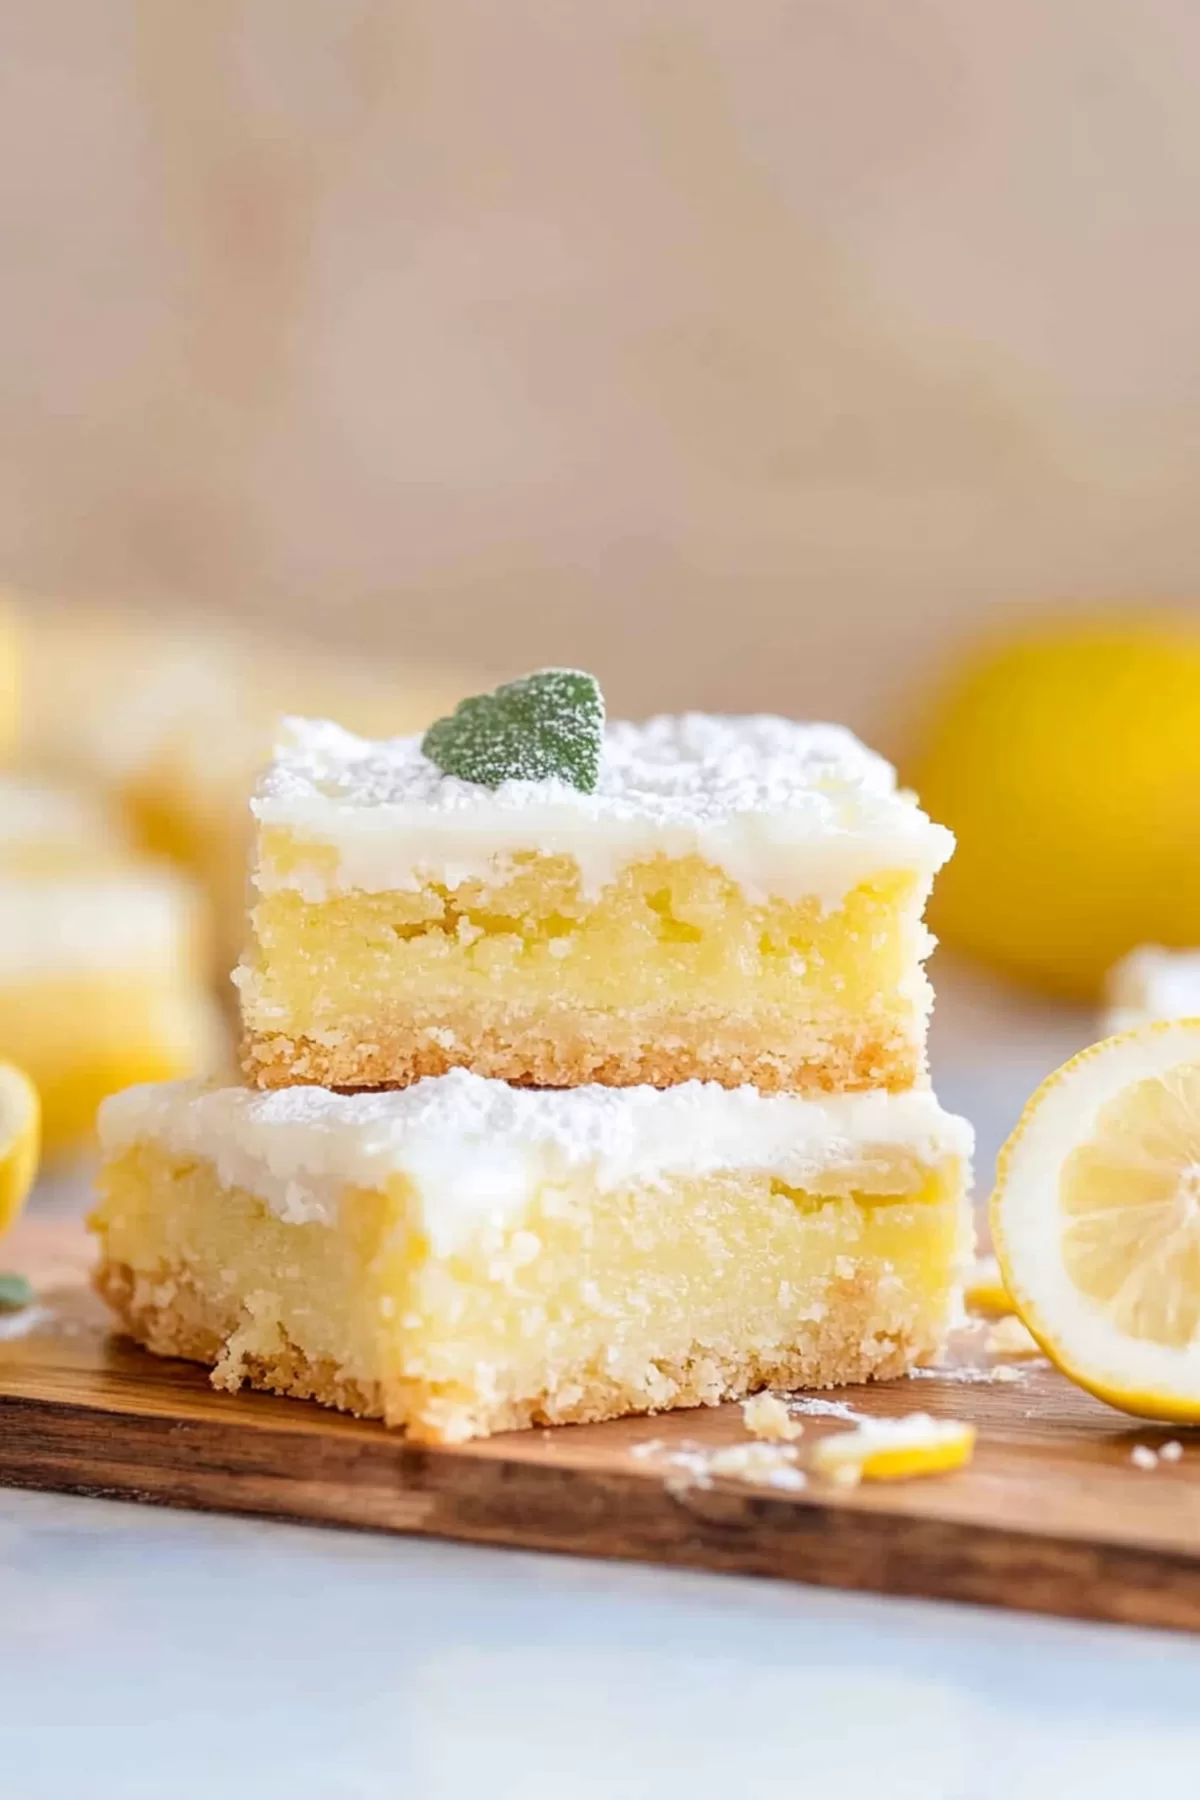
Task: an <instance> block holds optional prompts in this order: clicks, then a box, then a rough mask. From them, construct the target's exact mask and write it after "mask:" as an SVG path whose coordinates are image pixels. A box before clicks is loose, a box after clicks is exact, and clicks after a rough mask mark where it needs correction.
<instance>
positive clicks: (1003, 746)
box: [910, 612, 1200, 998]
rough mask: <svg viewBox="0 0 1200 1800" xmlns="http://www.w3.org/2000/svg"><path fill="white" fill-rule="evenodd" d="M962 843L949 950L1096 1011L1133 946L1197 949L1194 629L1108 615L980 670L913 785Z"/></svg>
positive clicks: (937, 711)
mask: <svg viewBox="0 0 1200 1800" xmlns="http://www.w3.org/2000/svg"><path fill="white" fill-rule="evenodd" d="M910 773H911V778H912V780H913V783H914V785H915V786H916V787H917V789H918V791H919V793H920V796H921V801H922V804H923V805H924V806H925V807H926V808H927V810H928V811H929V812H930V813H931V814H932V816H933V817H934V818H935V819H938V820H941V821H942V822H943V823H945V824H947V825H949V826H950V827H951V828H952V829H953V830H954V831H955V832H956V833H957V835H958V850H957V852H956V854H955V856H954V857H953V859H952V861H951V862H950V865H949V867H948V868H947V869H945V870H944V871H943V873H942V874H941V876H940V877H939V879H938V883H937V885H936V887H935V889H934V896H933V904H932V907H931V909H930V916H931V922H932V924H933V927H934V930H935V931H937V932H938V933H939V935H940V936H941V937H942V938H943V939H944V941H945V942H947V943H948V944H952V945H955V946H956V947H958V948H960V949H962V950H966V951H969V952H971V953H973V954H975V955H977V956H980V957H983V958H985V959H986V960H988V961H989V962H991V963H994V964H996V965H997V966H999V967H1000V968H1002V969H1005V970H1007V971H1009V972H1010V973H1012V974H1014V975H1018V976H1021V977H1024V978H1026V979H1028V980H1030V981H1033V982H1035V983H1037V984H1038V985H1039V986H1041V987H1043V988H1045V989H1047V990H1050V991H1053V992H1057V993H1061V994H1065V995H1071V996H1076V997H1081V998H1083V997H1086V998H1091V997H1093V996H1095V995H1096V994H1098V993H1099V991H1100V988H1101V984H1102V981H1103V977H1104V975H1105V972H1106V971H1107V970H1108V969H1109V968H1110V967H1111V965H1112V964H1113V963H1115V962H1116V961H1117V960H1118V958H1119V957H1121V956H1123V955H1124V954H1125V953H1126V952H1127V951H1128V950H1130V949H1131V948H1132V947H1133V946H1134V945H1136V944H1141V943H1148V942H1149V943H1158V944H1166V945H1180V946H1182V945H1188V944H1200V629H1198V628H1197V626H1196V625H1194V624H1192V623H1190V622H1189V621H1188V620H1187V619H1186V618H1180V617H1178V616H1175V617H1172V616H1168V615H1164V614H1162V613H1155V614H1151V613H1149V612H1140V613H1126V614H1124V615H1122V616H1119V617H1118V616H1114V615H1112V614H1107V615H1104V616H1102V617H1093V618H1091V619H1086V620H1081V619H1079V618H1076V619H1075V620H1073V621H1072V622H1070V623H1069V624H1068V623H1062V622H1060V624H1059V626H1058V627H1057V628H1056V629H1052V630H1049V631H1045V630H1043V631H1041V632H1039V633H1036V634H1032V635H1028V636H1023V637H1020V638H1016V639H1013V640H1011V641H1009V642H1007V643H1006V644H1003V645H999V646H997V645H992V646H990V647H987V648H985V649H983V650H981V651H980V652H978V653H977V654H976V655H975V656H974V657H973V658H972V659H971V660H970V661H969V662H968V663H967V664H966V665H965V666H963V667H962V668H961V669H960V670H959V672H958V673H957V675H956V676H954V677H953V678H952V679H951V681H950V682H949V683H948V685H947V686H946V687H945V689H944V690H943V691H942V693H941V694H940V695H939V696H936V697H935V699H934V701H933V703H932V705H931V707H930V709H929V711H928V714H927V716H926V719H925V722H924V732H923V743H922V744H921V745H920V746H919V747H918V749H917V753H916V755H915V756H914V758H913V761H912V767H911V770H910Z"/></svg>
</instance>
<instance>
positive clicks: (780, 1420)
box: [742, 1394, 804, 1444]
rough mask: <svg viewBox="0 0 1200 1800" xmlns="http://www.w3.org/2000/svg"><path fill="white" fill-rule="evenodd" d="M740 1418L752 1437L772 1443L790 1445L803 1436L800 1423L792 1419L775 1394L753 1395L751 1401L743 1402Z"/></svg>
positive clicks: (802, 1428)
mask: <svg viewBox="0 0 1200 1800" xmlns="http://www.w3.org/2000/svg"><path fill="white" fill-rule="evenodd" d="M742 1418H743V1419H744V1421H745V1424H746V1430H747V1431H748V1432H750V1433H751V1435H752V1436H754V1437H756V1438H765V1439H767V1440H768V1441H769V1442H772V1443H777V1444H790V1443H794V1442H795V1440H796V1439H797V1438H798V1437H802V1436H803V1435H804V1426H803V1424H802V1422H801V1421H800V1420H799V1419H794V1418H793V1417H792V1415H791V1413H790V1412H789V1411H788V1409H787V1407H786V1406H785V1405H784V1403H783V1401H782V1400H780V1399H779V1398H778V1396H777V1395H775V1394H755V1395H754V1397H753V1399H750V1400H743V1401H742Z"/></svg>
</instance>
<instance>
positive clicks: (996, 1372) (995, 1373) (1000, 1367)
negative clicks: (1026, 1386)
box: [992, 1363, 1021, 1381]
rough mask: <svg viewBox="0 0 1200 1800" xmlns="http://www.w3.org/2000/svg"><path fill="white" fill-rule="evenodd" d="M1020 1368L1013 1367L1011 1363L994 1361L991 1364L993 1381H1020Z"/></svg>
mask: <svg viewBox="0 0 1200 1800" xmlns="http://www.w3.org/2000/svg"><path fill="white" fill-rule="evenodd" d="M1020 1379H1021V1371H1020V1369H1014V1368H1013V1366H1012V1364H1011V1363H995V1364H993V1366H992V1380H993V1381H1020Z"/></svg>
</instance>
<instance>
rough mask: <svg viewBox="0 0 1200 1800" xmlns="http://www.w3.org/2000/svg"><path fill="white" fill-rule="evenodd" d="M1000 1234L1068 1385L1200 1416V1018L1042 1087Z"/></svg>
mask: <svg viewBox="0 0 1200 1800" xmlns="http://www.w3.org/2000/svg"><path fill="white" fill-rule="evenodd" d="M992 1236H993V1238H994V1240H995V1245H996V1252H997V1256H998V1257H999V1261H1000V1270H1001V1274H1002V1275H1003V1277H1004V1282H1005V1285H1006V1287H1007V1288H1008V1290H1009V1293H1010V1294H1011V1295H1012V1300H1013V1304H1014V1306H1015V1307H1016V1309H1017V1312H1018V1313H1019V1314H1020V1316H1021V1318H1022V1320H1023V1321H1024V1323H1025V1324H1026V1325H1027V1326H1028V1328H1029V1330H1030V1331H1031V1332H1032V1333H1033V1335H1034V1337H1035V1338H1037V1340H1038V1342H1039V1343H1040V1344H1041V1346H1042V1348H1043V1349H1044V1350H1045V1351H1046V1354H1047V1355H1048V1356H1050V1357H1051V1358H1052V1359H1053V1361H1054V1362H1055V1363H1056V1364H1057V1365H1058V1367H1059V1368H1060V1369H1061V1370H1062V1372H1063V1373H1064V1374H1065V1375H1068V1376H1070V1378H1071V1379H1072V1380H1073V1381H1076V1382H1078V1383H1079V1385H1080V1386H1081V1387H1085V1388H1087V1389H1088V1390H1089V1391H1090V1392H1091V1393H1093V1394H1098V1395H1099V1396H1100V1398H1101V1399H1102V1400H1107V1401H1108V1402H1109V1403H1110V1404H1111V1405H1113V1406H1116V1407H1120V1408H1121V1409H1122V1410H1123V1411H1125V1412H1131V1413H1136V1414H1138V1415H1139V1416H1140V1417H1143V1418H1153V1419H1178V1420H1196V1421H1200V1020H1196V1019H1185V1020H1178V1021H1172V1022H1170V1023H1165V1024H1151V1025H1143V1026H1141V1027H1140V1028H1139V1029H1138V1030H1136V1031H1129V1032H1125V1033H1124V1034H1122V1035H1121V1036H1120V1037H1114V1038H1107V1039H1105V1041H1104V1042H1103V1043H1100V1044H1094V1045H1093V1046H1092V1048H1091V1049H1090V1050H1085V1051H1083V1052H1082V1053H1081V1054H1080V1055H1079V1056H1076V1057H1074V1058H1073V1059H1072V1060H1071V1061H1070V1062H1068V1063H1066V1064H1065V1065H1064V1066H1063V1068H1061V1069H1059V1071H1058V1072H1057V1074H1055V1075H1052V1076H1051V1077H1050V1078H1049V1080H1048V1081H1046V1082H1044V1083H1043V1084H1042V1086H1041V1087H1040V1088H1039V1089H1038V1091H1037V1093H1036V1094H1035V1095H1034V1096H1033V1099H1032V1100H1031V1101H1030V1102H1029V1104H1028V1106H1027V1107H1026V1108H1025V1112H1024V1114H1023V1116H1022V1118H1021V1122H1020V1124H1019V1125H1018V1126H1017V1129H1016V1130H1015V1131H1014V1133H1013V1135H1012V1137H1011V1138H1010V1139H1009V1140H1008V1143H1007V1144H1006V1145H1005V1147H1004V1150H1003V1151H1002V1152H1001V1156H1000V1168H999V1174H998V1177H997V1183H996V1190H995V1193H994V1194H993V1196H992Z"/></svg>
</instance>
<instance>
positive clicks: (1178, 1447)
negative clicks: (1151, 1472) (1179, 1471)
mask: <svg viewBox="0 0 1200 1800" xmlns="http://www.w3.org/2000/svg"><path fill="white" fill-rule="evenodd" d="M1182 1455H1183V1445H1182V1444H1181V1443H1180V1442H1179V1439H1178V1438H1170V1439H1169V1440H1168V1442H1167V1443H1165V1444H1163V1445H1162V1446H1161V1447H1160V1449H1159V1452H1158V1460H1159V1462H1165V1463H1173V1462H1178V1461H1179V1459H1180V1457H1181V1456H1182Z"/></svg>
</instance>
